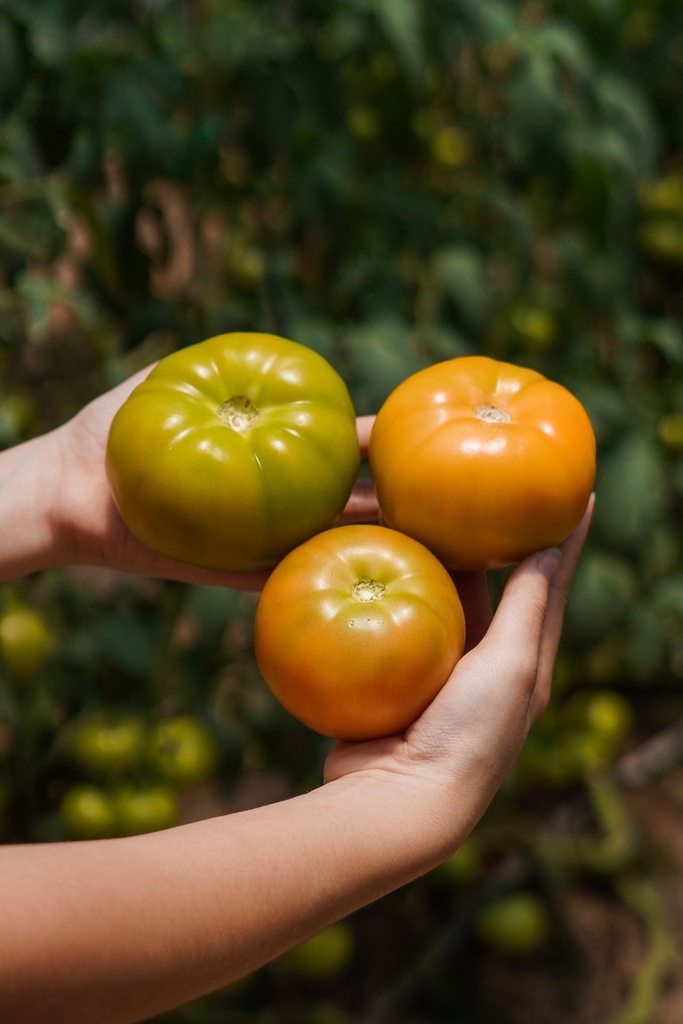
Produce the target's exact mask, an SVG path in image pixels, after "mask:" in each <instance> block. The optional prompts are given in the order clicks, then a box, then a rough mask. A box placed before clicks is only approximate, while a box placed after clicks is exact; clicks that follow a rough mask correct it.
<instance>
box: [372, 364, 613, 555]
mask: <svg viewBox="0 0 683 1024" xmlns="http://www.w3.org/2000/svg"><path fill="white" fill-rule="evenodd" d="M369 458H370V467H371V472H372V476H373V479H374V482H375V487H376V490H377V497H378V500H379V504H380V507H381V509H382V512H383V514H384V517H385V520H386V522H387V525H388V526H390V527H393V528H394V529H396V530H400V531H402V532H403V533H407V534H408V535H409V536H411V537H415V538H416V539H417V540H419V541H421V543H423V544H424V545H425V546H426V547H428V548H429V549H430V550H431V551H433V552H434V554H435V555H436V556H437V557H438V558H439V559H440V560H441V561H442V562H443V563H444V564H445V565H447V566H448V567H449V568H450V569H458V570H466V571H467V570H476V569H494V568H498V567H501V566H504V565H510V564H512V563H515V562H518V561H520V560H521V559H522V558H523V557H525V556H526V555H528V554H530V553H531V552H532V551H537V550H540V549H542V548H546V547H553V546H555V545H557V544H559V543H561V542H562V541H563V540H565V539H566V537H567V536H568V535H569V534H570V533H571V531H572V530H573V529H574V527H575V526H576V525H577V524H578V522H579V520H580V519H581V516H582V515H583V512H584V510H585V508H586V505H587V503H588V499H589V497H590V493H591V490H592V488H593V484H594V482H595V436H594V434H593V428H592V426H591V423H590V420H589V418H588V415H587V413H586V411H585V410H584V408H583V406H582V405H581V403H580V402H579V401H578V399H576V398H575V397H574V396H573V395H572V394H571V393H570V392H569V391H568V390H567V389H566V388H564V387H562V385H560V384H555V383H553V382H552V381H549V380H548V379H547V378H545V377H543V376H542V375H541V374H539V373H536V372H535V371H534V370H528V369H524V368H522V367H518V366H514V365H512V364H510V363H503V362H500V361H498V360H494V359H489V358H488V357H485V356H463V357H460V358H457V359H451V360H448V361H446V362H443V363H436V364H434V365H433V366H430V367H427V368H426V369H424V370H421V371H419V372H418V373H416V374H414V375H413V376H411V377H409V378H407V380H405V381H403V383H402V384H400V385H399V386H398V387H397V388H396V389H395V390H394V391H393V392H392V394H390V395H389V397H388V399H387V400H386V402H385V403H384V405H383V406H382V408H381V409H380V410H379V413H378V415H377V418H376V420H375V423H374V426H373V429H372V434H371V436H370V450H369Z"/></svg>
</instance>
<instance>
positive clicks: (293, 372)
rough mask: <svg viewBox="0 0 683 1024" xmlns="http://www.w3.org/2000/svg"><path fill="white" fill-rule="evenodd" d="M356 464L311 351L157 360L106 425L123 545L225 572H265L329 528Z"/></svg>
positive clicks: (273, 344)
mask: <svg viewBox="0 0 683 1024" xmlns="http://www.w3.org/2000/svg"><path fill="white" fill-rule="evenodd" d="M359 464H360V454H359V449H358V441H357V437H356V429H355V412H354V408H353V404H352V402H351V398H350V396H349V393H348V390H347V388H346V385H345V384H344V382H343V381H342V379H341V377H340V376H339V375H338V374H337V373H336V371H335V370H334V369H333V368H332V367H331V366H330V364H329V363H327V362H326V360H324V359H323V358H322V356H320V355H318V354H317V353H316V352H314V351H313V350H312V349H308V348H306V347H305V346H303V345H298V344H297V343H296V342H293V341H287V340H286V339H284V338H279V337H276V336H274V335H271V334H257V333H235V334H222V335H219V336H217V337H214V338H210V339H209V340H208V341H204V342H201V343H200V344H198V345H192V346H190V347H188V348H186V349H182V350H180V351H178V352H174V353H172V354H171V355H170V356H167V357H166V358H165V359H162V360H161V362H160V363H158V364H157V366H156V367H155V368H154V369H153V370H152V372H151V373H150V375H149V376H148V377H147V379H146V380H145V381H144V382H143V383H142V384H140V385H139V386H138V387H137V388H136V389H135V391H134V392H133V393H132V395H131V396H130V397H129V398H128V400H127V401H126V402H125V403H124V404H123V406H122V407H121V409H120V410H119V412H118V413H117V415H116V416H115V418H114V421H113V423H112V426H111V430H110V433H109V439H108V444H107V456H106V465H107V473H108V477H109V482H110V486H111V489H112V494H113V497H114V501H115V503H116V505H117V507H118V509H119V512H120V514H121V516H122V518H123V520H124V522H125V523H126V525H127V526H128V528H129V529H130V531H131V533H133V534H134V535H135V536H136V537H137V538H138V539H139V540H141V541H142V542H143V543H144V544H146V545H147V546H148V547H150V548H152V549H153V550H155V551H158V552H161V553H162V554H164V555H168V556H170V557H172V558H175V559H177V560H179V561H182V562H188V563H192V564H194V565H199V566H203V567H205V568H209V569H216V570H225V571H234V572H238V571H246V570H255V569H262V568H266V567H268V566H271V565H274V564H275V563H276V562H277V561H278V560H279V559H280V558H281V557H282V556H283V555H284V554H286V553H287V552H288V551H290V550H291V549H292V548H293V547H295V546H296V545H297V544H299V543H301V542H302V541H303V540H305V539H306V538H307V537H310V536H311V535H312V534H314V533H317V532H318V531H319V530H323V529H326V528H328V527H330V526H331V525H332V524H333V522H334V520H335V519H336V518H337V516H338V515H339V513H340V512H341V511H342V509H343V508H344V505H345V504H346V501H347V499H348V496H349V494H350V492H351V488H352V486H353V483H354V480H355V477H356V474H357V472H358V467H359Z"/></svg>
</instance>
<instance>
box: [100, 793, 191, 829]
mask: <svg viewBox="0 0 683 1024" xmlns="http://www.w3.org/2000/svg"><path fill="white" fill-rule="evenodd" d="M112 799H113V802H114V812H115V815H116V825H117V829H118V832H119V835H124V836H135V835H139V834H141V833H143V832H157V831H158V830H159V829H162V828H170V827H171V826H172V825H175V823H176V821H177V820H178V813H179V807H178V796H177V794H176V793H175V791H174V790H173V789H171V787H170V786H165V785H161V784H154V785H148V786H122V787H120V788H119V789H117V790H116V791H115V792H114V794H113V797H112Z"/></svg>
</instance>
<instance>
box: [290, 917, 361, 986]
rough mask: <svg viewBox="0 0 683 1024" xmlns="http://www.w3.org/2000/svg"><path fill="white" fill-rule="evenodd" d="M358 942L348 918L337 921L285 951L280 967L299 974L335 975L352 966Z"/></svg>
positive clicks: (319, 978) (303, 976)
mask: <svg viewBox="0 0 683 1024" xmlns="http://www.w3.org/2000/svg"><path fill="white" fill-rule="evenodd" d="M354 946H355V942H354V937H353V930H352V928H351V926H350V925H349V924H348V923H347V922H346V921H337V922H336V923H335V924H331V925H330V926H329V927H328V928H324V929H323V931H321V932H318V934H317V935H312V936H311V938H310V939H306V941H305V942H302V943H300V944H299V945H298V946H295V947H294V949H291V950H290V951H289V952H288V953H285V954H284V955H283V956H282V957H281V958H280V967H281V968H282V969H283V970H284V971H285V972H286V973H287V974H291V975H292V976H294V977H296V978H301V979H308V980H311V981H313V980H316V981H322V980H323V979H329V978H333V977H335V976H336V975H338V974H341V972H342V971H343V970H344V969H345V968H346V967H348V965H349V963H350V961H351V957H352V956H353V952H354Z"/></svg>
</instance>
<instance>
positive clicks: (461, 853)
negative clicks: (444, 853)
mask: <svg viewBox="0 0 683 1024" xmlns="http://www.w3.org/2000/svg"><path fill="white" fill-rule="evenodd" d="M481 871H482V853H481V848H480V845H479V843H478V842H477V840H476V839H475V838H474V837H473V836H470V837H469V839H466V840H465V842H464V843H463V844H462V846H460V847H459V848H458V849H457V850H456V851H455V853H453V854H451V856H450V857H449V858H448V859H447V860H445V861H444V862H443V864H440V865H439V867H438V868H437V869H436V875H437V877H438V878H440V879H442V880H443V881H447V882H455V883H456V884H462V885H466V884H467V883H468V882H474V881H475V880H476V879H477V878H478V877H479V876H480V875H481Z"/></svg>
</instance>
